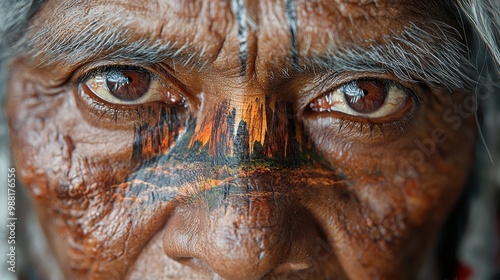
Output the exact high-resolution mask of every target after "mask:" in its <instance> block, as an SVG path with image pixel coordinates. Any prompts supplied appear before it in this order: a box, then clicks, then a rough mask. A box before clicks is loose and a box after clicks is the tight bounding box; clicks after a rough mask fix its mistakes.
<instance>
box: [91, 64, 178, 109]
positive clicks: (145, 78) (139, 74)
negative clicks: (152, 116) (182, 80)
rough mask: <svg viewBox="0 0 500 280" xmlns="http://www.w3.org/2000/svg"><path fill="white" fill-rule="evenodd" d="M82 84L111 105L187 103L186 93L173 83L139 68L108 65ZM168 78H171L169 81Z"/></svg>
mask: <svg viewBox="0 0 500 280" xmlns="http://www.w3.org/2000/svg"><path fill="white" fill-rule="evenodd" d="M96 72H97V74H94V75H92V76H91V77H90V78H88V79H87V80H85V82H84V83H82V90H83V92H84V93H86V94H89V95H91V96H93V97H95V98H98V99H100V100H102V101H105V102H107V103H110V104H118V105H138V104H144V103H149V102H157V101H159V102H163V103H165V104H169V105H180V106H184V105H185V104H184V96H183V95H182V94H181V93H180V91H179V90H178V87H176V86H175V85H174V84H173V83H166V82H163V79H162V80H160V78H159V77H158V76H155V75H153V74H151V73H150V72H148V71H147V70H145V69H143V68H140V67H127V68H125V67H123V66H117V67H105V68H104V69H98V70H97V71H96ZM167 81H168V80H167Z"/></svg>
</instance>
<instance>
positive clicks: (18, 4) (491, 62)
mask: <svg viewBox="0 0 500 280" xmlns="http://www.w3.org/2000/svg"><path fill="white" fill-rule="evenodd" d="M41 2H42V1H40V0H0V104H2V106H3V104H4V101H5V88H4V85H5V84H6V65H7V62H8V61H9V59H10V58H11V57H12V56H13V55H14V53H13V48H12V46H14V45H15V43H16V41H17V40H18V39H19V38H20V36H22V34H23V33H24V31H25V29H26V26H27V23H28V21H29V19H30V18H31V16H32V15H33V14H34V13H35V12H36V11H37V9H38V8H39V7H40V5H41ZM293 2H294V1H293V0H289V1H287V11H288V20H289V25H290V26H289V27H290V29H291V30H292V32H294V31H296V26H295V25H294V24H296V21H295V20H294V18H295V12H294V10H293V7H292V6H293ZM448 2H449V4H450V6H451V8H452V9H454V10H455V11H456V16H457V18H458V19H459V21H460V22H462V24H463V27H464V29H465V30H466V34H467V42H468V48H469V49H470V51H471V59H470V60H471V63H472V64H474V65H475V67H476V70H477V71H478V74H479V76H480V77H481V78H480V80H478V81H476V83H475V87H476V88H475V91H476V96H478V100H479V101H480V102H481V103H482V104H481V109H482V111H483V113H484V119H483V121H482V123H481V126H480V127H481V129H482V131H481V136H482V140H483V141H480V142H479V143H478V148H477V161H476V167H475V174H476V175H475V176H474V178H477V179H476V180H475V181H474V182H472V183H473V184H475V187H476V188H477V192H475V193H474V195H472V197H471V202H470V211H469V215H472V216H473V217H474V219H469V223H468V224H467V226H466V230H465V236H464V239H463V241H462V243H461V245H460V248H459V258H460V260H461V261H462V262H465V263H467V264H468V265H469V266H471V267H474V270H475V276H474V277H476V278H477V279H488V278H490V277H491V276H492V273H494V269H495V266H494V263H493V258H494V254H495V251H494V250H495V248H496V246H492V245H491V244H490V243H491V241H492V240H494V239H495V237H494V228H493V226H494V225H495V220H494V219H495V217H494V214H495V210H496V205H497V201H496V199H497V198H498V192H499V189H500V187H499V186H500V175H499V174H500V172H498V164H500V162H499V161H500V130H499V129H498V128H499V127H500V93H499V87H498V85H499V84H500V1H498V0H449V1H448ZM233 3H234V7H233V8H236V7H238V6H240V5H241V3H243V1H237V0H235V1H233ZM235 13H236V15H237V16H238V17H239V18H241V19H242V20H244V17H245V13H244V11H240V12H239V13H238V11H235ZM240 32H241V33H244V32H245V30H244V24H243V25H242V24H240ZM240 37H241V38H240V45H241V46H240V47H244V46H245V43H246V42H245V40H244V38H243V36H240ZM292 44H293V47H295V45H296V43H294V42H292ZM292 49H293V48H292ZM240 56H241V57H242V58H241V59H244V58H245V56H246V50H245V49H244V48H240ZM241 71H242V72H244V66H243V68H242V70H241ZM479 97H481V98H479ZM0 111H1V112H2V113H0V182H5V181H6V180H7V178H6V177H7V174H6V173H7V168H8V167H9V166H10V160H9V153H8V151H9V144H8V128H7V125H6V117H5V116H4V114H3V112H5V110H0ZM492 162H495V163H492ZM495 164H497V165H495ZM5 193H6V192H5V191H2V190H0V200H2V201H6V198H5V197H1V196H2V195H5ZM5 210H6V209H0V220H5V219H3V217H6V214H5V213H3V211H5ZM481 217H482V218H481ZM2 230H4V229H2ZM0 235H1V239H2V240H5V239H4V238H5V237H4V236H5V232H3V231H2V232H0ZM478 240H488V241H489V242H490V243H487V244H482V243H481V242H479V243H478ZM3 243H4V242H2V244H3ZM2 251H3V250H2ZM474 252H481V253H482V254H481V255H477V254H475V253H474ZM0 258H2V259H0V263H1V264H2V265H5V263H6V262H5V261H4V259H3V258H5V255H2V256H1V257H0ZM3 271H6V269H5V268H3V267H2V272H3Z"/></svg>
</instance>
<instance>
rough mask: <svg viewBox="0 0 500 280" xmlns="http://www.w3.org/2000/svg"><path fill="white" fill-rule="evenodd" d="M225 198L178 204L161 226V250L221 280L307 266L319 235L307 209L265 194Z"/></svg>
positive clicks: (288, 270) (312, 257)
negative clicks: (214, 204) (214, 203)
mask: <svg viewBox="0 0 500 280" xmlns="http://www.w3.org/2000/svg"><path fill="white" fill-rule="evenodd" d="M224 201H225V203H223V204H221V205H219V206H217V207H211V206H210V205H209V204H210V203H205V205H204V206H193V205H187V204H184V205H180V206H179V207H177V209H176V210H175V211H174V213H173V215H172V216H171V218H170V220H169V222H168V224H167V228H166V230H165V236H164V250H165V253H166V254H167V255H168V256H169V257H170V258H172V259H175V260H178V261H180V262H182V261H186V260H189V259H191V260H195V261H193V262H191V263H200V260H201V261H202V262H204V263H205V264H206V265H208V266H209V267H210V268H211V269H212V270H213V271H214V272H215V273H217V274H218V275H219V276H221V277H222V278H224V279H259V278H262V277H263V276H265V275H267V274H271V273H287V272H288V273H290V272H292V271H296V270H302V269H306V268H309V267H310V266H312V264H313V262H314V257H315V256H314V254H315V250H316V252H317V248H318V242H319V241H320V236H319V232H318V229H317V227H316V225H315V222H314V221H313V219H312V216H311V215H310V214H308V212H307V211H306V210H301V209H297V207H292V206H287V205H286V203H281V202H283V201H281V199H280V198H279V197H277V196H276V194H270V193H267V194H265V193H264V194H259V195H255V194H253V195H252V196H237V195H235V196H233V197H227V198H226V199H225V200H224Z"/></svg>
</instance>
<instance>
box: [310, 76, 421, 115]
mask: <svg viewBox="0 0 500 280" xmlns="http://www.w3.org/2000/svg"><path fill="white" fill-rule="evenodd" d="M411 101H412V98H409V94H408V93H407V90H405V89H404V88H403V86H401V85H399V84H397V83H396V82H393V81H390V80H383V79H370V78H366V79H359V80H354V81H350V82H347V83H345V84H342V85H340V86H339V87H338V88H337V89H335V90H332V91H329V92H327V93H325V94H323V95H322V96H320V97H319V98H316V99H315V100H313V101H312V102H311V103H310V104H309V108H310V109H311V110H312V111H313V112H318V113H323V112H332V113H342V114H345V115H348V116H354V117H363V118H365V119H366V118H370V119H378V118H385V117H391V116H393V115H398V113H401V112H403V111H404V112H406V110H409V109H410V108H411V107H412V104H413V103H412V102H411Z"/></svg>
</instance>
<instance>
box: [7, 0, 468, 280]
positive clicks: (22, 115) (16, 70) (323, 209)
mask: <svg viewBox="0 0 500 280" xmlns="http://www.w3.org/2000/svg"><path fill="white" fill-rule="evenodd" d="M462 33H463V30H462V29H461V27H460V24H459V23H458V22H457V21H456V19H455V16H454V15H453V13H452V11H451V9H450V8H449V7H447V6H446V5H445V1H434V0H426V1H421V0H400V1H390V0H379V1H361V0H360V1H341V0H336V1H322V0H315V1H305V0H287V1H285V0H282V1H277V0H272V1H258V0H246V1H245V0H234V1H230V0H225V1H224V0H220V1H216V0H213V1H201V0H200V1H177V0H163V1H161V0H155V1H110V0H99V1H63V0H48V1H43V3H42V5H41V6H40V8H39V9H38V10H37V12H36V13H35V14H34V15H33V16H32V18H31V20H30V22H29V26H28V28H27V31H26V33H25V34H24V35H23V38H22V40H23V41H24V42H25V43H24V44H23V48H21V49H20V50H19V54H18V55H17V56H16V57H15V58H14V59H13V60H12V62H11V64H10V70H9V73H10V74H9V75H10V76H9V83H8V88H7V93H8V99H7V104H6V108H7V110H6V111H7V117H8V119H9V126H10V135H11V143H12V144H11V145H12V156H13V160H14V165H15V167H16V169H17V170H18V176H19V177H20V180H21V182H22V184H23V185H24V186H25V188H26V190H27V192H28V194H29V197H30V198H31V201H32V202H33V204H34V206H35V209H36V213H37V216H38V218H39V220H40V223H41V225H42V228H43V231H44V234H45V238H46V239H47V240H48V243H49V245H50V248H51V250H52V252H53V253H54V255H55V256H56V259H57V262H58V265H59V267H60V268H61V269H62V271H63V273H64V275H65V277H66V278H67V279H220V278H223V279H261V278H263V279H396V278H397V279H406V278H409V279H412V278H415V277H416V275H417V274H418V273H419V271H420V269H421V267H422V265H423V262H424V260H425V258H426V257H427V256H428V254H429V252H430V250H431V248H432V246H433V245H434V244H435V241H436V236H437V234H438V233H439V231H440V229H441V227H442V224H443V222H444V221H445V219H446V217H447V215H448V214H449V212H450V210H451V209H452V207H453V205H454V204H455V202H456V200H457V199H458V197H459V196H460V193H461V191H462V188H463V186H464V184H465V181H466V180H467V178H468V174H469V170H470V169H471V166H472V163H473V148H474V145H475V141H476V137H477V136H476V126H475V120H474V118H473V116H472V115H473V114H472V113H471V112H472V111H474V110H475V104H474V99H473V98H472V90H471V76H470V75H469V74H470V71H469V70H470V65H469V64H468V61H467V52H466V47H465V45H464V44H465V40H464V39H463V38H464V37H463V34H462Z"/></svg>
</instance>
